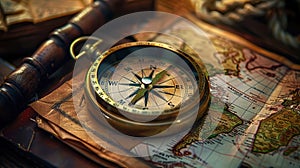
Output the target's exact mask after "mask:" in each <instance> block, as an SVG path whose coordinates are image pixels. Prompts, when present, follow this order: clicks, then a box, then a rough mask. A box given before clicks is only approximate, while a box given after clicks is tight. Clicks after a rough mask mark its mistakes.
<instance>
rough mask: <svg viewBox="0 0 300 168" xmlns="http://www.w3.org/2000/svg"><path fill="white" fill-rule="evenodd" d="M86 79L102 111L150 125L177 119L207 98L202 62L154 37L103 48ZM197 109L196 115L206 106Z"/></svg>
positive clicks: (113, 116)
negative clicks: (148, 40)
mask: <svg viewBox="0 0 300 168" xmlns="http://www.w3.org/2000/svg"><path fill="white" fill-rule="evenodd" d="M87 85H88V87H87V88H88V89H87V91H88V94H89V95H95V96H94V101H93V102H94V104H97V108H100V109H101V112H102V113H103V114H104V115H107V116H109V117H110V118H114V119H116V120H121V121H122V122H128V123H131V124H134V123H136V124H142V125H143V124H146V125H150V127H151V124H154V125H161V124H162V125H164V123H165V125H170V124H172V123H173V122H174V121H175V120H177V122H179V121H180V122H181V120H183V119H186V118H187V117H189V116H190V114H189V113H190V112H191V111H193V110H194V109H195V107H196V108H197V109H198V108H199V105H200V104H203V102H204V104H205V106H207V104H208V100H209V96H208V95H209V93H208V83H207V78H206V76H205V75H204V73H203V71H202V69H201V67H200V66H199V65H198V64H197V63H195V61H193V59H192V58H191V57H189V56H188V55H186V54H185V53H183V52H181V51H179V50H177V49H175V48H173V47H171V46H169V45H166V44H163V43H157V42H134V43H126V44H123V45H119V46H116V47H113V48H112V49H110V50H108V51H107V52H105V53H103V54H102V55H101V56H99V57H98V59H97V60H96V61H95V62H94V64H93V65H92V66H91V68H90V70H89V72H88V75H87ZM203 99H204V100H203ZM200 109H201V115H199V114H198V113H199V111H197V115H196V117H199V116H202V114H203V113H204V111H205V110H203V109H206V108H203V107H200ZM94 111H95V110H94ZM181 112H182V114H181V115H180V117H178V115H179V113H181ZM127 125H128V124H127Z"/></svg>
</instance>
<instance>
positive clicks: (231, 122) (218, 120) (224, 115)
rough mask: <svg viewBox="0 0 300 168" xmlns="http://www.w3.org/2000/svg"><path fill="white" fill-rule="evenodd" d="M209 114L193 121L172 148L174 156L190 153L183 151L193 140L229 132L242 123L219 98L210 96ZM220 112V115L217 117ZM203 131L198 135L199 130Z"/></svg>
mask: <svg viewBox="0 0 300 168" xmlns="http://www.w3.org/2000/svg"><path fill="white" fill-rule="evenodd" d="M211 101H212V102H211V109H210V111H209V113H210V114H208V115H206V116H204V118H203V119H200V120H199V122H197V123H195V125H194V127H193V128H192V129H191V131H190V132H189V133H188V134H186V135H185V136H184V137H183V138H182V139H181V140H180V141H179V142H178V143H177V144H176V145H175V146H174V147H173V149H172V151H173V153H174V155H176V156H186V155H191V152H189V151H187V150H186V151H183V152H182V150H183V149H184V148H187V147H188V146H189V145H191V144H192V143H194V142H197V141H205V138H207V139H212V138H215V137H217V136H218V135H219V134H223V133H229V132H231V131H232V130H233V129H234V128H235V127H237V126H239V125H241V124H243V120H242V119H240V118H239V117H238V116H237V115H236V114H234V113H232V112H231V111H230V110H229V105H228V104H226V103H225V104H224V103H222V101H221V100H220V98H218V97H212V100H211ZM220 113H221V117H218V116H219V114H220ZM207 120H208V121H209V123H210V124H204V121H207ZM201 130H205V132H204V133H203V134H202V135H200V131H201Z"/></svg>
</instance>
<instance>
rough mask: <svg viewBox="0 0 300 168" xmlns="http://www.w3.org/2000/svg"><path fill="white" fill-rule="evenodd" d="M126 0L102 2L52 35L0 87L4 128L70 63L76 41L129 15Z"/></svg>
mask: <svg viewBox="0 0 300 168" xmlns="http://www.w3.org/2000/svg"><path fill="white" fill-rule="evenodd" d="M125 2H126V1H124V0H98V1H95V2H94V3H93V4H92V5H91V6H89V7H87V8H86V9H84V10H83V11H82V12H80V13H79V14H77V15H76V16H75V17H73V18H72V19H71V20H70V21H69V22H68V23H67V24H66V25H65V26H63V27H61V28H59V29H56V30H55V31H54V32H52V33H51V34H50V37H49V39H48V40H47V41H46V42H44V43H43V44H42V45H41V46H40V47H39V48H38V49H37V51H36V52H35V53H34V54H33V55H32V56H31V57H27V58H25V59H24V61H23V63H22V65H21V66H20V67H19V68H18V69H16V70H15V71H14V72H12V73H11V74H10V75H9V76H8V77H7V78H6V80H5V82H4V83H3V84H2V85H1V86H0V128H2V127H4V126H5V125H6V124H8V123H9V122H11V121H12V120H14V119H15V118H16V116H18V114H19V113H20V112H21V111H22V110H23V109H24V108H25V107H26V106H27V104H28V102H29V100H31V99H32V98H33V97H34V96H35V94H36V93H37V91H38V90H39V89H40V88H41V87H43V83H45V81H47V79H48V77H49V76H50V75H51V74H53V73H54V72H55V71H57V70H58V68H59V67H61V66H62V65H63V64H64V63H65V62H66V61H67V60H69V59H70V56H69V53H68V52H69V47H70V44H71V43H72V41H73V40H75V39H76V38H78V37H80V36H82V35H90V34H92V33H93V32H94V31H95V30H96V29H97V28H99V27H100V26H101V25H103V24H105V23H106V22H107V21H109V20H111V19H112V18H114V17H115V16H116V13H119V12H120V10H121V11H123V12H124V11H126V9H121V8H122V6H124V3H125Z"/></svg>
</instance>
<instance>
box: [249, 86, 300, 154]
mask: <svg viewBox="0 0 300 168" xmlns="http://www.w3.org/2000/svg"><path fill="white" fill-rule="evenodd" d="M289 97H291V98H285V99H284V101H283V102H282V103H281V105H282V106H283V108H282V109H280V110H279V111H278V112H276V113H274V114H272V115H271V116H269V117H268V118H266V119H263V120H262V121H261V122H260V125H259V127H258V131H257V133H256V135H255V139H254V143H253V148H252V151H253V152H257V153H269V152H272V151H275V150H277V149H279V148H280V147H283V146H287V145H288V144H289V142H290V141H291V139H292V138H293V137H295V136H297V135H300V89H299V88H297V89H295V90H292V91H291V92H290V96H289ZM297 149H298V147H297V148H289V149H288V150H285V152H284V155H289V154H290V153H292V152H293V151H296V150H297Z"/></svg>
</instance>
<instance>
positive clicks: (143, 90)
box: [129, 88, 148, 105]
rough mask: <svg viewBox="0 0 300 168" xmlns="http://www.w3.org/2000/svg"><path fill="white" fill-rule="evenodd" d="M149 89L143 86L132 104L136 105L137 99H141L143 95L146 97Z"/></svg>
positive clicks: (132, 100)
mask: <svg viewBox="0 0 300 168" xmlns="http://www.w3.org/2000/svg"><path fill="white" fill-rule="evenodd" d="M147 91H148V90H147V89H144V88H141V89H139V91H138V92H137V94H136V95H135V96H134V97H133V98H132V99H131V101H130V103H129V104H130V105H134V104H135V103H136V102H137V101H139V100H140V99H141V98H142V97H144V95H145V93H146V92H147Z"/></svg>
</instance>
